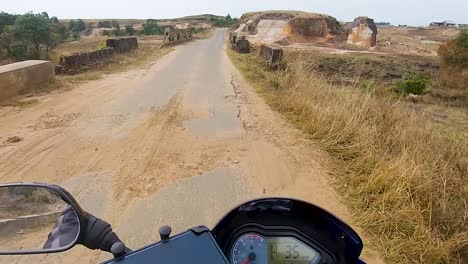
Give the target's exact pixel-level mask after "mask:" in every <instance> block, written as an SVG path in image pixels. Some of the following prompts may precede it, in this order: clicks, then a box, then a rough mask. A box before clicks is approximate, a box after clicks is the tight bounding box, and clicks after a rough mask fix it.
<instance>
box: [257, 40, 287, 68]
mask: <svg viewBox="0 0 468 264" xmlns="http://www.w3.org/2000/svg"><path fill="white" fill-rule="evenodd" d="M260 57H262V58H263V60H264V61H265V63H266V64H267V66H268V67H270V68H271V69H278V68H279V67H280V66H281V60H282V59H283V49H282V48H279V47H272V46H268V45H265V44H263V45H261V46H260Z"/></svg>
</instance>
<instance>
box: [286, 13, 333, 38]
mask: <svg viewBox="0 0 468 264" xmlns="http://www.w3.org/2000/svg"><path fill="white" fill-rule="evenodd" d="M340 27H341V25H340V24H339V23H338V21H337V20H336V19H335V18H333V17H331V16H325V15H316V16H314V17H296V18H294V19H292V20H290V21H289V22H288V24H287V25H286V28H285V31H286V32H287V33H288V35H289V36H291V37H293V38H294V37H295V36H302V37H305V38H325V37H328V36H333V35H336V34H337V33H338V31H339V29H340Z"/></svg>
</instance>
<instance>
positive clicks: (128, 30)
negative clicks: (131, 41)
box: [125, 25, 135, 36]
mask: <svg viewBox="0 0 468 264" xmlns="http://www.w3.org/2000/svg"><path fill="white" fill-rule="evenodd" d="M125 33H126V34H127V35H129V36H133V35H135V29H134V28H133V27H132V26H130V25H126V26H125Z"/></svg>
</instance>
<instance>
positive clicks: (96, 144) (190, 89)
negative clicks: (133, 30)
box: [0, 29, 350, 263]
mask: <svg viewBox="0 0 468 264" xmlns="http://www.w3.org/2000/svg"><path fill="white" fill-rule="evenodd" d="M224 37H225V36H224V30H221V29H219V30H217V31H216V33H215V34H214V36H213V37H211V38H210V39H207V40H200V41H196V42H192V43H190V44H186V45H184V46H180V47H178V48H177V49H176V50H175V51H174V52H172V53H170V54H169V55H167V56H165V57H164V58H162V59H161V60H159V61H158V62H157V63H155V64H154V65H153V66H151V67H150V68H148V69H138V70H132V71H129V72H126V73H121V74H113V75H109V76H107V77H105V78H103V79H101V80H97V81H91V82H88V83H87V84H85V85H81V86H80V87H76V88H75V89H73V90H71V91H67V92H63V93H59V94H52V95H50V96H48V97H46V98H42V99H41V101H40V102H39V103H36V104H33V105H29V106H27V107H25V108H23V109H17V108H2V109H0V142H4V140H6V139H7V138H9V137H12V136H18V137H20V138H22V139H23V140H21V141H20V142H16V143H0V144H2V145H0V182H15V181H39V182H52V183H56V184H60V185H62V186H64V187H66V188H67V189H69V190H70V191H71V193H72V194H73V195H74V196H75V197H76V198H77V200H78V201H79V202H80V203H81V204H82V206H83V208H85V209H86V210H88V211H90V212H91V213H93V214H95V215H96V216H98V217H101V218H103V219H106V220H107V221H109V222H110V223H112V224H113V227H114V230H115V231H116V232H117V234H119V236H120V237H121V238H122V240H123V241H124V242H126V243H127V245H128V246H129V247H130V248H133V249H136V248H138V247H141V246H144V245H145V244H148V243H151V242H154V241H156V240H158V238H159V236H158V232H157V230H158V229H159V227H160V226H162V225H166V224H167V225H171V226H172V227H173V228H174V229H175V232H180V231H184V230H186V229H187V228H189V227H192V226H195V225H200V224H204V225H207V226H209V227H212V226H213V225H214V224H215V223H216V221H217V220H219V219H220V218H221V217H222V216H223V215H224V214H225V213H226V212H227V211H228V210H229V209H230V208H232V207H234V206H235V205H237V204H239V203H240V202H244V201H246V200H248V199H252V198H255V197H261V196H278V195H280V196H289V197H296V198H300V199H305V200H308V201H311V202H314V203H316V204H318V205H320V206H323V207H324V208H326V209H328V210H330V211H331V212H333V213H335V214H337V215H339V216H340V217H342V218H344V219H345V220H347V221H350V215H349V213H348V212H347V210H346V207H345V206H344V205H342V204H341V203H340V202H339V199H338V197H337V195H336V193H335V192H334V190H333V188H332V187H330V185H329V176H328V174H327V171H326V170H325V169H324V166H326V158H325V156H324V155H322V154H321V153H319V152H317V151H314V149H315V148H314V147H313V146H311V145H310V144H311V143H310V142H309V141H307V140H305V139H304V136H303V135H301V134H300V132H298V131H297V130H295V129H293V128H292V127H291V126H290V125H288V124H287V123H286V122H285V121H284V120H282V118H281V117H280V116H278V114H276V113H274V112H273V111H271V110H270V109H269V108H268V107H267V106H266V104H265V103H264V102H263V101H262V100H261V99H260V98H258V96H257V95H256V94H255V93H254V92H253V91H252V90H251V88H249V87H248V86H247V85H246V84H245V83H244V81H243V80H242V78H241V77H240V75H239V73H238V72H237V71H236V70H235V69H234V67H233V66H232V65H231V63H230V62H229V60H228V58H227V56H226V55H225V53H224V43H225V42H224ZM106 258H109V254H106V253H99V252H92V251H88V250H85V249H83V248H82V247H81V246H80V247H76V248H74V249H73V250H71V251H69V252H66V253H62V254H59V255H50V256H40V257H38V256H35V257H11V258H10V257H8V262H9V263H23V262H25V261H30V260H31V259H33V260H34V262H39V261H43V262H44V263H63V262H70V263H74V262H76V261H77V260H78V259H79V260H80V263H86V262H89V263H95V262H97V261H100V260H105V259H106ZM3 259H4V260H7V259H6V258H3ZM0 262H2V259H0Z"/></svg>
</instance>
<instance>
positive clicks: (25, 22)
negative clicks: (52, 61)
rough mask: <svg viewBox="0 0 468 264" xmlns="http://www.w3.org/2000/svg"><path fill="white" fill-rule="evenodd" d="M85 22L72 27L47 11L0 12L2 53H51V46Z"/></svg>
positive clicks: (39, 55) (36, 55)
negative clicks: (13, 13)
mask: <svg viewBox="0 0 468 264" xmlns="http://www.w3.org/2000/svg"><path fill="white" fill-rule="evenodd" d="M80 26H82V25H81V24H79V25H78V26H75V25H74V26H73V27H71V28H70V27H68V29H67V28H66V26H65V25H64V24H63V23H60V22H59V20H58V19H57V17H51V18H50V17H49V15H48V14H47V13H46V12H42V13H40V14H34V13H27V14H24V15H12V14H8V13H4V12H2V13H0V54H1V56H3V57H9V58H12V59H15V60H25V59H40V58H43V57H47V56H48V53H49V51H50V50H51V49H53V48H54V47H56V46H57V45H58V44H60V43H62V42H63V41H64V40H65V39H67V38H68V36H69V34H70V31H72V32H74V30H78V28H79V27H80Z"/></svg>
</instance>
